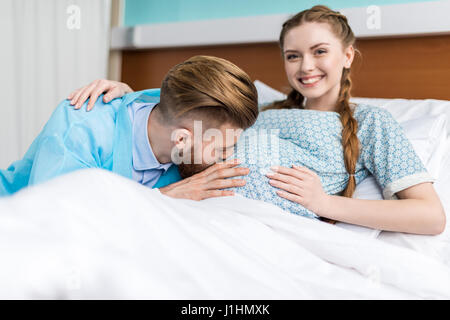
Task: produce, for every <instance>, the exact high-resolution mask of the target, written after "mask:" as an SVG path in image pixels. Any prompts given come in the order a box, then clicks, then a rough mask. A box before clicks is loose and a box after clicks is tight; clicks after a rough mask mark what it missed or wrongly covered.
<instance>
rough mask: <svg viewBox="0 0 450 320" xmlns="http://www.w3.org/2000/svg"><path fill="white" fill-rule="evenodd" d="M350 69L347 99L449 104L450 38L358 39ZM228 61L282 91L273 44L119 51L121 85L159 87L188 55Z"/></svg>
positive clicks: (286, 88)
mask: <svg viewBox="0 0 450 320" xmlns="http://www.w3.org/2000/svg"><path fill="white" fill-rule="evenodd" d="M356 48H357V49H358V50H359V51H360V52H361V53H362V57H360V56H358V55H357V56H356V57H355V61H354V63H353V66H352V83H353V90H352V95H353V96H356V97H370V98H405V99H427V98H432V99H443V100H450V35H435V36H421V37H417V36H416V37H402V38H397V37H392V38H370V39H358V40H357V42H356ZM200 54H202V55H212V56H217V57H221V58H225V59H227V60H230V61H232V62H233V63H235V64H236V65H238V66H239V67H241V68H242V69H244V70H245V71H246V72H247V73H248V74H249V75H250V76H251V78H252V79H253V80H261V81H263V82H264V83H266V84H268V85H270V86H271V87H273V88H275V89H277V90H280V91H283V92H287V91H289V85H288V83H287V80H286V78H285V74H284V68H283V62H282V58H281V54H280V50H279V48H278V44H277V43H274V42H270V43H256V44H255V43H253V44H244V45H220V46H203V47H184V48H167V49H149V50H125V51H123V54H122V81H124V82H126V83H128V84H129V85H130V86H131V87H132V88H133V89H134V90H142V89H146V88H155V87H160V84H161V80H162V79H163V77H164V75H165V74H166V72H167V71H168V70H169V69H170V68H171V67H172V66H173V65H175V64H177V63H180V62H182V61H184V60H186V59H187V58H189V57H191V56H194V55H200Z"/></svg>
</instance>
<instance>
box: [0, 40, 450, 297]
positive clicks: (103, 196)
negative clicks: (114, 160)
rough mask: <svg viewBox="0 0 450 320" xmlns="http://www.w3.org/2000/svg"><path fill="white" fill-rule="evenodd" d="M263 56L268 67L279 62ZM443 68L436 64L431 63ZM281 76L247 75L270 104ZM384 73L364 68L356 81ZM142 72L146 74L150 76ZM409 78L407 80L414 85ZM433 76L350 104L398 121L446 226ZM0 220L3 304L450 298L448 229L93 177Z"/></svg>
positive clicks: (447, 156)
mask: <svg viewBox="0 0 450 320" xmlns="http://www.w3.org/2000/svg"><path fill="white" fill-rule="evenodd" d="M403 40H404V39H403ZM422 40H423V39H422ZM399 41H402V40H399ZM411 41H412V43H413V42H414V41H413V40H411V39H409V40H406V42H408V43H409V42H411ZM424 41H431V42H432V41H437V40H436V39H433V38H428V39H425V40H424ZM439 41H440V40H439ZM406 42H405V43H406ZM259 45H260V47H259V48H266V50H265V51H263V52H264V53H262V54H261V55H262V56H263V58H264V59H269V56H270V54H268V52H271V51H270V50H269V49H268V48H273V47H274V44H259ZM372 45H373V43H371V44H366V46H367V47H368V48H370V47H371V46H372ZM410 45H411V43H410ZM252 46H253V45H252ZM255 46H256V45H255ZM244 47H245V46H244ZM413 47H414V46H413ZM360 48H361V47H360ZM252 49H254V47H253V48H252ZM171 50H174V51H176V52H175V53H173V54H174V55H176V56H177V57H181V58H180V59H183V54H180V50H181V51H183V50H185V51H186V52H188V54H190V55H192V54H198V53H203V54H211V50H214V48H185V49H179V48H178V49H171ZM227 50H231V51H227ZM242 50H244V51H245V50H247V49H246V48H243V47H242V46H240V47H238V46H229V47H228V48H227V49H224V50H222V52H234V51H236V52H239V51H242ZM411 50H412V49H411ZM156 51H157V50H156ZM197 51H198V52H197ZM431 51H433V50H430V52H431ZM274 52H275V51H274ZM367 52H369V51H367ZM370 52H371V54H375V55H376V52H375V53H374V52H373V51H370ZM158 54H161V52H159V53H158V52H150V51H149V52H142V51H141V52H139V53H137V52H132V51H130V52H128V53H124V55H125V57H124V69H123V76H124V77H123V78H124V79H123V80H124V81H126V82H127V81H128V80H129V79H131V78H130V77H133V74H134V75H136V73H134V71H133V66H131V64H130V60H129V57H130V56H134V57H136V56H137V55H140V56H141V59H138V61H141V63H144V62H145V61H147V62H146V63H149V64H153V65H154V64H155V63H156V64H159V63H161V60H158V59H156V58H155V57H156V56H157V55H158ZM363 54H364V51H363ZM434 54H435V57H436V56H438V55H437V53H436V52H435V53H434ZM127 55H128V57H127ZM215 55H219V56H221V55H220V54H215ZM394 55H395V54H394ZM394 55H393V56H394ZM222 56H223V55H222ZM166 57H167V55H166ZM223 57H225V58H229V57H227V56H226V55H225V56H223ZM236 57H238V55H236ZM244 58H245V57H244ZM391 58H392V57H391ZM391 58H389V57H388V58H386V60H389V59H390V61H387V62H386V63H387V65H389V64H391V63H393V62H392V59H391ZM428 58H429V57H428ZM394 59H398V58H394ZM439 59H441V58H439ZM169 60H170V59H169ZM232 60H233V59H232ZM244 60H245V59H244ZM255 60H256V61H255V63H256V64H258V65H259V68H260V69H264V68H261V65H263V66H267V65H269V64H271V62H268V61H269V60H267V64H266V65H264V64H263V62H262V61H261V60H260V58H256V59H255ZM364 61H365V60H364ZM441 61H442V59H441ZM233 62H235V63H237V64H238V65H240V66H241V67H243V68H244V69H246V70H247V69H249V68H250V69H252V68H253V70H256V65H255V66H253V67H252V66H250V67H249V68H246V67H247V66H248V65H249V64H248V63H249V62H245V61H242V62H243V63H240V61H233ZM171 63H172V62H171ZM246 63H247V65H245V64H246ZM252 63H253V62H252ZM367 63H369V62H367ZM443 63H448V62H443ZM434 65H435V61H434V60H433V61H430V66H431V67H430V68H433V66H434ZM447 67H448V66H447ZM279 68H280V70H278V71H276V72H277V75H274V73H275V71H273V70H275V69H273V70H272V71H271V72H272V75H273V78H269V76H270V75H271V74H270V73H269V74H261V77H258V76H257V75H256V76H255V75H252V76H253V77H254V79H260V80H263V81H257V82H256V86H257V88H258V92H259V99H260V101H259V102H260V104H261V105H263V104H265V103H267V102H270V101H272V100H273V99H277V98H280V97H282V96H283V92H282V90H283V86H285V84H284V80H282V78H281V77H280V76H279V72H282V65H280V66H279ZM398 68H402V66H398ZM267 69H270V67H268V68H267ZM369 69H370V68H369ZM375 69H376V68H372V69H370V70H369V71H367V69H364V70H365V71H364V73H363V76H361V75H359V77H366V76H370V73H371V72H372V73H373V72H377V71H376V70H375ZM446 70H447V71H448V69H446ZM266 71H267V70H266ZM366 71H367V72H366ZM414 72H420V71H417V70H412V71H411V73H412V74H414ZM139 73H140V74H141V75H142V74H145V76H149V73H147V72H142V68H141V69H140V71H139ZM250 73H251V72H250ZM395 77H396V76H394V78H395ZM441 77H442V78H440V80H439V81H447V80H446V79H447V77H448V73H444V74H441ZM150 78H151V74H150ZM134 79H135V80H134V81H135V83H133V82H132V81H128V83H129V84H130V85H131V87H133V88H134V89H135V90H139V89H143V88H148V87H155V86H157V85H155V84H153V83H150V82H151V81H153V80H151V79H150V80H149V79H147V80H146V81H149V82H145V83H144V82H142V83H140V84H139V81H141V80H139V79H140V78H139V77H136V78H134ZM136 79H137V80H136ZM155 79H156V78H155ZM271 79H272V80H271ZM273 79H275V80H273ZM276 79H279V81H278V80H276ZM267 80H269V81H267ZM400 80H401V82H402V81H403V83H404V82H405V81H406V83H408V82H407V81H409V80H408V79H406V80H405V76H403V77H402V78H401V79H400ZM400 80H399V81H400ZM428 80H429V81H430V83H427V84H426V85H425V88H423V87H422V88H419V86H418V85H417V86H412V87H410V88H407V86H404V85H400V86H397V88H398V91H395V88H390V90H391V91H390V92H388V93H386V95H383V89H380V90H375V91H376V92H377V94H370V95H369V94H368V95H366V94H365V92H366V93H367V92H369V93H370V92H375V91H371V90H374V88H372V86H371V85H370V84H369V85H363V86H362V87H359V88H356V94H354V95H355V96H359V98H353V101H354V102H365V103H369V104H373V105H376V106H380V107H383V108H386V109H387V110H389V111H390V112H391V113H392V115H393V116H394V118H396V119H397V120H398V121H399V122H400V123H401V124H402V126H403V127H404V129H405V132H406V134H407V136H408V138H409V139H410V140H411V142H412V144H413V147H414V148H415V149H416V151H417V153H418V154H419V156H420V157H421V159H422V161H423V162H424V164H425V165H426V167H427V169H428V170H429V171H430V173H431V174H432V175H433V177H435V179H436V182H435V183H434V186H435V189H436V191H437V192H438V194H439V197H440V199H441V201H442V203H443V205H444V209H445V211H446V213H447V217H448V214H449V212H450V138H449V134H450V101H448V100H450V96H449V91H448V84H449V83H450V81H447V82H445V88H443V87H442V85H441V84H440V82H436V81H438V80H433V79H432V78H429V79H428ZM271 81H272V82H271ZM277 81H278V82H277ZM355 81H357V80H355ZM391 81H392V79H386V82H388V83H387V86H391V87H394V86H393V85H392V83H390V82H391ZM394 81H395V79H394ZM363 84H364V83H363ZM433 84H434V89H433V90H431V89H429V88H428V87H429V86H433ZM141 86H142V87H141ZM380 86H381V87H384V86H386V84H382V83H380ZM427 88H428V89H427ZM392 90H393V91H392ZM402 90H406V91H402ZM364 96H366V97H367V96H368V97H370V98H361V97H364ZM399 97H401V98H402V99H395V98H399ZM355 197H357V198H362V199H381V191H380V190H379V188H378V187H377V185H376V183H375V181H374V179H371V178H368V179H366V180H364V181H363V182H362V183H361V184H359V185H358V187H357V189H356V192H355ZM0 212H1V215H0V229H1V230H0V237H1V238H2V239H1V241H0V248H1V249H0V254H1V256H2V258H3V259H2V264H1V267H0V298H26V299H30V298H50V299H52V298H53V299H54V298H68V299H78V298H87V299H98V298H104V299H109V298H113V299H115V298H138V299H140V298H149V299H333V298H338V299H366V298H374V299H417V298H419V299H424V298H425V299H427V298H432V299H449V298H450V231H449V230H450V227H449V224H447V227H446V230H445V231H444V232H443V233H442V234H440V235H438V236H421V235H411V234H403V233H396V232H384V231H382V232H380V231H379V230H372V229H368V228H363V227H356V226H352V225H347V224H342V223H341V224H340V223H338V224H336V225H330V224H327V223H323V222H321V221H318V220H312V219H308V218H303V217H300V216H296V215H293V214H290V213H287V212H285V211H283V210H282V209H280V208H278V207H276V206H273V205H271V204H269V203H265V202H262V201H257V200H251V199H246V198H243V197H241V196H235V197H225V198H213V199H208V200H205V201H201V202H196V201H191V200H180V199H171V198H168V197H166V196H164V195H162V194H161V193H159V191H158V190H157V189H148V188H146V187H143V186H141V185H139V184H136V183H134V182H133V181H131V180H126V179H124V178H122V177H120V176H117V175H114V174H112V173H110V172H106V171H101V170H95V169H94V170H83V171H78V172H74V173H71V174H69V175H66V176H61V177H58V178H56V179H54V180H51V181H49V182H47V183H45V184H43V185H40V186H35V187H31V188H28V189H24V190H22V191H20V192H18V193H17V194H16V195H14V196H13V197H9V198H4V199H1V200H0ZM447 220H448V219H447Z"/></svg>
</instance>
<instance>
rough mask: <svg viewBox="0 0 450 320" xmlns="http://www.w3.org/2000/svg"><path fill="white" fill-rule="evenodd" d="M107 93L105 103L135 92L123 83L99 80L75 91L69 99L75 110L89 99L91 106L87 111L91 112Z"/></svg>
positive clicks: (104, 98) (89, 105)
mask: <svg viewBox="0 0 450 320" xmlns="http://www.w3.org/2000/svg"><path fill="white" fill-rule="evenodd" d="M104 92H106V94H105V95H104V96H103V102H105V103H107V102H109V101H111V100H112V99H115V98H120V97H123V96H124V95H125V94H127V93H129V92H133V90H132V89H131V88H130V87H129V86H128V85H127V84H126V83H123V82H118V81H112V80H106V79H99V80H95V81H92V82H91V83H90V84H88V85H87V86H84V87H82V88H80V89H78V90H75V91H73V92H72V93H71V94H70V95H69V96H68V97H67V99H68V100H71V101H70V104H71V105H75V109H80V108H81V106H82V105H83V104H84V102H85V101H86V100H87V99H88V98H90V99H89V104H88V106H87V111H90V110H91V109H92V108H93V107H94V104H95V102H96V101H97V99H98V97H99V96H100V95H101V94H102V93H104Z"/></svg>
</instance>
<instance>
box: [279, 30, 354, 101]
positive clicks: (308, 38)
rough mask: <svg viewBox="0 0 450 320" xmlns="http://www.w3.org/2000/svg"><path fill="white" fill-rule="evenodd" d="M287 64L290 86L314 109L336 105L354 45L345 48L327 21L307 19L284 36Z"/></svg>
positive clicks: (284, 54)
mask: <svg viewBox="0 0 450 320" xmlns="http://www.w3.org/2000/svg"><path fill="white" fill-rule="evenodd" d="M283 56H284V66H285V71H286V75H287V78H288V81H289V83H290V85H291V86H292V87H293V88H294V89H295V90H297V91H298V92H300V93H301V94H302V95H303V96H304V97H306V99H307V102H306V106H307V107H308V108H313V109H330V108H334V105H335V103H336V101H337V98H338V95H339V89H340V81H341V76H342V69H343V68H344V67H345V68H350V65H351V63H352V60H353V56H354V51H353V47H352V46H349V47H348V48H346V50H344V49H343V47H342V43H341V41H340V40H339V39H338V38H337V37H336V36H335V35H334V34H333V32H332V31H331V28H330V26H329V25H328V24H327V23H317V22H307V23H303V24H302V25H300V26H297V27H295V28H293V29H291V30H289V31H288V32H287V33H286V35H285V37H284V47H283Z"/></svg>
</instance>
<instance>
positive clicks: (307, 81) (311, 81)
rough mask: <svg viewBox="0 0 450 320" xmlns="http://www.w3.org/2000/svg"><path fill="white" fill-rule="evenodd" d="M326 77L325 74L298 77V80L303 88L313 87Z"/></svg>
mask: <svg viewBox="0 0 450 320" xmlns="http://www.w3.org/2000/svg"><path fill="white" fill-rule="evenodd" d="M323 78H325V75H318V76H312V77H302V78H298V82H300V85H301V86H302V87H303V88H312V87H315V86H317V85H318V83H319V82H320V81H321V80H322V79H323Z"/></svg>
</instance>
